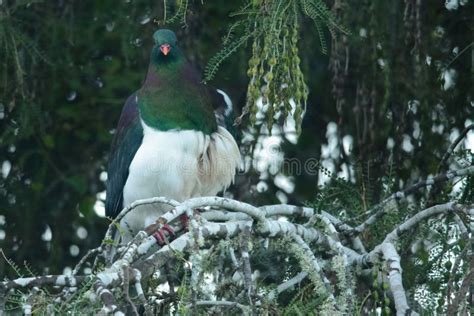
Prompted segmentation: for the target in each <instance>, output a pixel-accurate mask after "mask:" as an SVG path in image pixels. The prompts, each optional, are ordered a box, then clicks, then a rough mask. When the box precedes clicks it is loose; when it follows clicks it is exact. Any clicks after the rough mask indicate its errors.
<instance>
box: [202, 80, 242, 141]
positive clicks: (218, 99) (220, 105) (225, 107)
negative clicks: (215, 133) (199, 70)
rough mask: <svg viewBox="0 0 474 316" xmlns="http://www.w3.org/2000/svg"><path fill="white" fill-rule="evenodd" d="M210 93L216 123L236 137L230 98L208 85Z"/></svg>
mask: <svg viewBox="0 0 474 316" xmlns="http://www.w3.org/2000/svg"><path fill="white" fill-rule="evenodd" d="M208 91H209V94H210V95H211V100H212V106H213V107H214V114H215V115H216V121H217V125H219V126H222V127H224V128H225V129H227V130H228V131H229V133H231V134H232V136H234V138H235V139H237V135H236V134H237V131H236V129H235V126H234V119H235V116H234V107H233V104H232V100H231V99H230V97H229V96H228V95H227V93H225V92H224V91H222V90H220V89H215V88H212V87H208Z"/></svg>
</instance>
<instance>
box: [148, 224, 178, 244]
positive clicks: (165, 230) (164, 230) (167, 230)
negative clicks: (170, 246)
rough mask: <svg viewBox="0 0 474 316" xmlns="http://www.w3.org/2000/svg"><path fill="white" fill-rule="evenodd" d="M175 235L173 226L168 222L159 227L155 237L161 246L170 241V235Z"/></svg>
mask: <svg viewBox="0 0 474 316" xmlns="http://www.w3.org/2000/svg"><path fill="white" fill-rule="evenodd" d="M172 236H174V229H173V228H171V227H170V226H169V225H168V224H164V225H163V227H161V228H160V229H158V230H157V231H156V232H155V233H154V234H153V237H155V239H156V243H157V244H158V245H160V246H163V245H165V244H166V243H167V242H168V237H172Z"/></svg>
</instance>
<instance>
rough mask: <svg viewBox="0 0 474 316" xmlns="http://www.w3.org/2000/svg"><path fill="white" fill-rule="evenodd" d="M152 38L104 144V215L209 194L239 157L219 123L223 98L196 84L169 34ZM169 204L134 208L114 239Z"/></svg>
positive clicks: (227, 180)
mask: <svg viewBox="0 0 474 316" xmlns="http://www.w3.org/2000/svg"><path fill="white" fill-rule="evenodd" d="M153 39H154V43H155V45H154V47H153V49H152V51H151V58H150V64H149V67H148V73H147V75H146V79H145V81H144V83H143V85H142V87H141V88H140V89H139V90H138V91H137V92H135V93H134V94H132V95H131V96H130V97H129V98H128V100H127V101H126V103H125V106H124V107H123V110H122V114H121V116H120V120H119V123H118V127H117V130H116V134H115V137H114V140H113V142H112V149H111V153H110V157H109V162H108V169H107V172H108V181H107V191H106V193H107V194H106V203H105V209H106V215H107V216H108V217H111V218H115V217H116V216H117V215H118V214H119V213H120V211H121V210H122V208H123V207H124V206H127V205H129V204H130V203H132V202H134V201H135V200H138V199H144V198H150V197H155V196H165V197H168V198H171V199H175V200H177V201H184V200H186V199H189V198H192V197H199V196H213V195H216V194H217V193H218V192H219V191H222V190H224V189H225V188H227V187H228V186H229V185H230V184H231V182H232V181H233V179H234V176H235V172H236V169H237V168H238V167H239V165H240V161H241V158H240V152H239V148H238V146H237V144H236V142H235V140H234V138H233V137H232V135H231V134H230V133H229V132H228V131H227V130H226V129H225V128H224V127H223V126H222V124H221V123H222V122H223V121H224V120H225V116H226V115H228V114H229V112H230V110H231V103H230V99H229V98H228V96H227V95H226V94H225V93H223V92H222V91H220V90H214V89H211V88H209V87H208V86H206V85H204V84H203V83H201V81H200V78H199V75H198V72H197V71H196V70H195V69H194V68H193V67H192V66H191V65H190V64H189V63H188V62H187V61H186V59H185V57H184V55H183V53H182V51H181V50H180V48H179V46H178V43H177V39H176V35H175V34H174V33H173V32H172V31H170V30H166V29H161V30H158V31H156V32H155V33H154V35H153ZM226 101H227V102H226ZM222 105H224V110H223V111H220V112H219V111H217V112H215V111H214V110H215V109H217V108H222ZM229 106H230V107H229ZM218 122H219V124H218ZM170 209H171V208H170V207H169V206H166V205H158V206H157V205H143V206H139V207H137V209H135V210H133V211H132V212H130V213H128V214H127V215H126V216H125V217H124V218H123V219H122V221H121V223H120V225H121V227H122V231H124V232H125V233H124V235H123V236H122V241H123V242H126V241H128V240H130V239H131V238H132V237H133V236H134V235H135V234H136V233H137V232H138V231H140V230H143V229H144V228H145V227H147V226H149V225H150V224H153V223H154V222H155V221H156V220H157V219H158V217H159V216H160V215H161V214H163V213H164V212H166V211H168V210H170Z"/></svg>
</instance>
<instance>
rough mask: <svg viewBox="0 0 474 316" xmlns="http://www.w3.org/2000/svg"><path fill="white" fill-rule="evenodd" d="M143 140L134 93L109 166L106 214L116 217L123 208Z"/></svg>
mask: <svg viewBox="0 0 474 316" xmlns="http://www.w3.org/2000/svg"><path fill="white" fill-rule="evenodd" d="M142 140H143V128H142V125H141V122H140V117H139V113H138V105H137V96H136V93H134V94H132V95H131V96H130V97H129V98H128V99H127V102H126V103H125V106H124V107H123V110H122V114H121V115H120V120H119V123H118V127H117V131H116V133H115V137H114V140H113V141H112V148H111V151H110V156H109V163H108V166H107V194H106V199H105V215H107V216H108V217H111V218H115V217H116V216H117V215H118V214H119V213H120V211H121V210H122V208H123V206H124V205H123V188H124V186H125V183H126V182H127V178H128V172H129V167H130V164H131V163H132V160H133V157H134V156H135V154H136V152H137V150H138V148H139V147H140V145H141V143H142Z"/></svg>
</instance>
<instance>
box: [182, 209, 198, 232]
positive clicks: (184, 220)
mask: <svg viewBox="0 0 474 316" xmlns="http://www.w3.org/2000/svg"><path fill="white" fill-rule="evenodd" d="M199 213H200V211H199V209H195V210H194V215H199ZM180 219H181V223H182V224H183V227H184V231H186V232H188V231H189V229H188V227H189V216H188V215H186V214H183V215H181V217H180Z"/></svg>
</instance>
